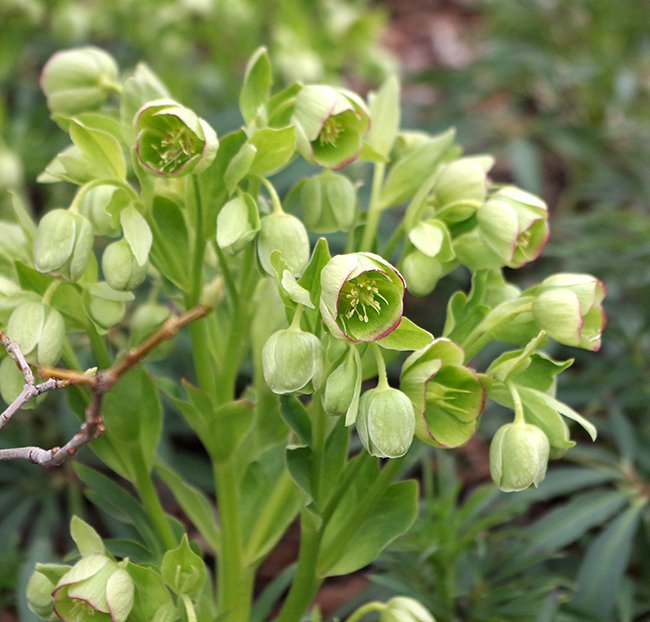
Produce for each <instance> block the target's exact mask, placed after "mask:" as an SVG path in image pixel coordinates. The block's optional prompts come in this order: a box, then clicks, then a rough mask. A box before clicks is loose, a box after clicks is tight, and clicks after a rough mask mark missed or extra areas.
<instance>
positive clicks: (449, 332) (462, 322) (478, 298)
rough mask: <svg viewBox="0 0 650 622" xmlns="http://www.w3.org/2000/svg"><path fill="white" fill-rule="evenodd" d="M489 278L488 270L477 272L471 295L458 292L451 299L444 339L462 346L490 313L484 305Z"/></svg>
mask: <svg viewBox="0 0 650 622" xmlns="http://www.w3.org/2000/svg"><path fill="white" fill-rule="evenodd" d="M488 278H489V271H488V270H479V271H477V272H475V273H474V275H473V277H472V289H471V290H470V292H469V295H467V294H465V293H464V292H460V291H458V292H456V293H455V294H454V295H453V296H452V297H451V298H450V299H449V303H448V304H447V319H446V321H445V327H444V328H443V330H442V334H443V336H444V337H448V338H449V339H451V340H452V341H455V342H456V343H459V344H461V345H462V344H463V341H464V340H465V339H466V338H467V337H468V336H469V334H470V333H471V332H472V330H473V329H474V328H476V326H478V325H479V324H480V322H481V320H482V319H483V318H484V317H485V316H486V315H487V314H488V313H489V311H490V307H488V306H487V305H486V304H484V303H483V297H484V295H485V294H486V287H487V282H488Z"/></svg>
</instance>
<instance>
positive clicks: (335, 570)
mask: <svg viewBox="0 0 650 622" xmlns="http://www.w3.org/2000/svg"><path fill="white" fill-rule="evenodd" d="M355 492H356V494H350V493H347V494H346V495H345V496H344V497H343V499H341V502H340V503H339V505H338V507H337V509H336V511H335V512H334V514H333V516H332V518H331V520H330V521H329V522H328V524H327V526H326V528H325V532H324V534H323V544H322V547H321V555H320V557H319V562H318V575H319V576H322V577H332V576H337V575H344V574H350V573H352V572H355V571H356V570H359V569H360V568H363V567H364V566H367V565H368V564H369V563H371V562H372V561H373V560H375V559H376V558H377V556H378V555H379V553H380V552H381V551H382V550H383V549H384V548H385V547H386V546H387V545H388V544H390V543H391V542H392V541H393V540H394V539H395V538H397V537H398V536H400V535H402V534H403V533H405V532H406V531H407V530H408V528H409V527H410V526H411V525H412V524H413V523H414V522H415V519H416V518H417V513H418V485H417V482H415V481H414V480H409V481H405V482H399V483H397V484H392V485H391V486H390V487H389V488H388V489H387V490H386V492H385V493H384V494H383V495H382V497H381V498H380V500H379V501H378V503H376V504H375V505H374V507H373V508H372V509H371V510H370V511H369V512H367V513H366V514H365V516H362V517H360V519H361V520H359V522H358V524H357V526H356V529H355V530H354V533H351V534H350V533H342V530H341V527H342V526H344V525H345V519H346V518H347V517H348V516H349V515H350V514H351V513H353V512H354V511H355V506H357V503H358V501H359V499H358V493H359V492H360V491H358V490H357V491H355ZM341 538H345V540H346V542H345V547H344V548H343V550H342V554H341V555H340V556H339V557H338V558H337V559H332V555H331V554H330V553H329V549H330V548H331V547H332V545H333V543H337V545H338V546H337V550H340V545H341Z"/></svg>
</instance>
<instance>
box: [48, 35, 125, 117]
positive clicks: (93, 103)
mask: <svg viewBox="0 0 650 622" xmlns="http://www.w3.org/2000/svg"><path fill="white" fill-rule="evenodd" d="M118 74H119V70H118V67H117V63H116V62H115V60H114V59H113V57H112V56H111V55H110V54H108V53H106V52H105V51H104V50H100V49H99V48H96V47H81V48H75V49H71V50H64V51H62V52H57V53H55V54H54V55H53V56H51V57H50V59H49V60H48V61H47V63H46V64H45V67H43V73H42V74H41V88H42V89H43V91H44V92H45V95H46V96H47V105H48V108H49V109H50V111H51V112H53V113H59V114H65V115H74V114H78V113H80V112H85V111H88V110H97V109H98V108H99V107H101V105H102V104H103V103H104V102H105V101H106V98H107V97H108V96H109V94H110V93H111V92H112V91H114V90H115V89H116V83H117V81H118Z"/></svg>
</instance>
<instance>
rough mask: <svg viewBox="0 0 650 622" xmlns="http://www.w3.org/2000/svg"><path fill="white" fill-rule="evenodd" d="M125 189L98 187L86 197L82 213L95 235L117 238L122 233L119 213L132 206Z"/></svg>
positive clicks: (82, 205) (106, 186) (91, 190)
mask: <svg viewBox="0 0 650 622" xmlns="http://www.w3.org/2000/svg"><path fill="white" fill-rule="evenodd" d="M131 200H132V199H131V197H129V195H128V194H127V192H126V190H124V189H123V188H116V187H115V186H109V185H105V186H97V187H95V188H91V189H90V190H89V191H88V192H87V193H86V195H85V196H84V199H83V202H82V204H81V213H82V214H83V215H84V216H85V217H86V218H87V219H88V220H89V221H90V223H91V224H92V226H93V231H94V232H95V235H106V236H109V237H113V238H114V237H117V236H118V235H119V234H120V232H121V226H120V218H119V213H120V211H121V210H122V209H123V208H124V207H127V206H128V205H130V204H131Z"/></svg>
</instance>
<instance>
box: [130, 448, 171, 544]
mask: <svg viewBox="0 0 650 622" xmlns="http://www.w3.org/2000/svg"><path fill="white" fill-rule="evenodd" d="M134 463H135V465H136V471H135V473H134V474H133V475H134V481H133V485H134V486H135V488H136V490H137V491H138V496H139V497H140V501H142V506H143V508H144V511H145V512H146V514H147V517H148V518H149V521H150V522H151V524H152V526H153V528H154V530H155V532H156V533H157V534H158V538H159V540H160V542H161V544H162V548H163V550H169V549H173V548H175V547H176V546H177V545H178V542H177V541H176V537H175V536H174V532H173V531H172V528H171V525H170V524H169V521H168V520H167V515H166V514H165V510H164V509H163V506H162V504H161V503H160V499H159V497H158V493H157V492H156V489H155V487H154V485H153V481H152V479H151V473H150V472H149V470H148V469H147V467H146V466H145V465H144V464H142V463H141V462H140V461H139V460H138V461H136V460H135V459H134Z"/></svg>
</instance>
